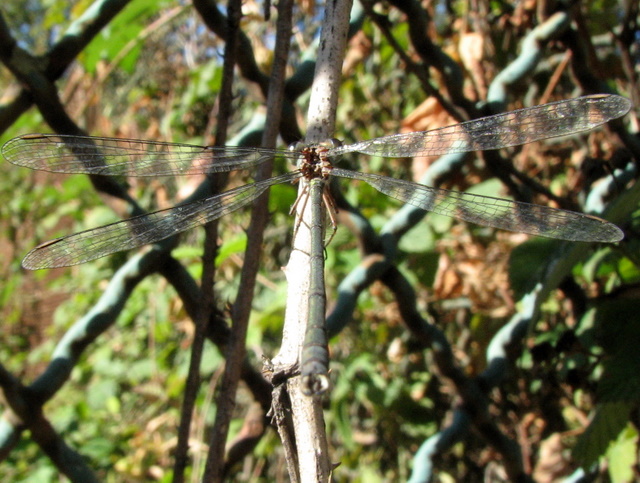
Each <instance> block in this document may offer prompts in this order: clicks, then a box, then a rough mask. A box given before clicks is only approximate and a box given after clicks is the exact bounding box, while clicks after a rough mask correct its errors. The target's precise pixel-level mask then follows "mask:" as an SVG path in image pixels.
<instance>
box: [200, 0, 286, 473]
mask: <svg viewBox="0 0 640 483" xmlns="http://www.w3.org/2000/svg"><path fill="white" fill-rule="evenodd" d="M292 6H293V3H292V1H291V0H287V1H283V2H280V3H279V5H278V32H277V37H276V47H275V62H274V66H273V71H272V75H271V81H270V85H269V94H268V99H267V120H268V122H267V127H266V129H265V132H264V134H263V137H262V146H263V147H269V148H275V146H276V141H277V138H278V126H279V125H280V118H281V112H282V101H283V96H284V81H285V68H286V64H287V57H288V53H289V46H290V37H291V25H292V23H291V10H292ZM229 15H231V11H229ZM272 168H273V160H271V161H269V162H266V163H263V164H262V165H261V166H260V170H259V172H258V175H257V176H256V179H257V180H260V179H266V178H268V177H269V176H270V175H271V171H272ZM268 202H269V194H268V192H267V193H265V194H263V195H262V196H260V197H259V198H258V199H257V200H256V201H255V202H254V204H253V212H252V216H251V222H250V225H249V228H248V231H247V239H248V241H249V242H248V243H247V251H246V252H245V260H244V264H243V266H242V274H241V277H240V287H239V289H238V298H237V299H236V302H235V303H234V305H233V311H232V319H233V330H232V333H231V337H230V340H229V344H228V347H227V354H226V361H227V362H226V366H225V372H224V374H223V377H222V383H221V385H220V389H219V392H218V398H217V402H218V404H217V412H216V421H215V425H214V431H213V434H212V438H211V444H210V445H209V454H208V457H207V464H206V467H205V473H204V477H203V480H204V481H222V480H223V478H224V468H225V466H224V464H223V462H224V449H225V442H226V439H227V433H228V431H229V423H230V421H231V416H232V413H233V409H234V407H235V394H236V391H237V388H238V381H239V380H240V375H241V371H242V362H243V360H244V358H245V354H246V348H245V339H246V334H247V327H248V323H249V314H250V312H251V305H252V301H253V293H254V289H255V282H256V276H257V273H258V266H259V263H260V255H261V253H262V242H263V238H264V229H265V226H266V223H267V219H268V214H269V213H268V206H269V203H268Z"/></svg>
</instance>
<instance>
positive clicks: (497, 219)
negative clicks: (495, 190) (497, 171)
mask: <svg viewBox="0 0 640 483" xmlns="http://www.w3.org/2000/svg"><path fill="white" fill-rule="evenodd" d="M331 174H332V175H334V176H341V177H343V178H351V179H359V180H362V181H365V182H366V183H369V184H370V185H371V186H373V187H374V188H375V189H377V190H378V191H380V192H381V193H384V194H385V195H387V196H390V197H392V198H395V199H397V200H400V201H403V202H405V203H409V204H410V205H413V206H416V207H418V208H422V209H423V210H427V211H432V212H433V213H438V214H439V215H444V216H450V217H453V218H459V219H461V220H464V221H468V222H471V223H477V224H478V225H485V226H491V227H494V228H499V229H502V230H509V231H515V232H521V233H528V234H530V235H540V236H546V237H549V238H558V239H560V240H571V241H587V242H616V241H619V240H621V239H622V238H623V236H624V234H623V233H622V230H620V228H618V227H617V226H615V225H614V224H612V223H609V222H608V221H605V220H602V219H600V218H598V217H595V216H591V215H585V214H584V213H576V212H573V211H567V210H559V209H555V208H550V207H548V206H541V205H533V204H530V203H522V202H519V201H509V200H503V199H500V198H491V197H487V196H480V195H475V194H470V193H462V192H458V191H448V190H444V189H440V188H434V187H430V186H423V185H421V184H417V183H412V182H410V181H404V180H399V179H394V178H388V177H386V176H380V175H375V174H368V173H361V172H356V171H349V170H345V169H339V168H334V169H333V171H332V172H331Z"/></svg>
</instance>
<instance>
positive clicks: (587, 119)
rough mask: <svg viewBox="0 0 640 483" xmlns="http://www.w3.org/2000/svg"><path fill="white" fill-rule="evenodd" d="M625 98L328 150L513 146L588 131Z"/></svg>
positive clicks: (589, 100)
mask: <svg viewBox="0 0 640 483" xmlns="http://www.w3.org/2000/svg"><path fill="white" fill-rule="evenodd" d="M630 108H631V102H630V101H629V100H628V99H626V98H624V97H621V96H616V95H608V94H597V95H592V96H584V97H579V98H577V99H570V100H566V101H559V102H552V103H549V104H543V105H540V106H534V107H528V108H526V109H518V110H516V111H510V112H505V113H503V114H497V115H494V116H487V117H483V118H480V119H475V120H473V121H467V122H463V123H460V124H455V125H453V126H447V127H443V128H440V129H434V130H432V131H424V132H414V133H407V134H394V135H391V136H384V137H380V138H375V139H371V140H368V141H362V142H359V143H355V144H350V145H347V146H340V147H337V148H333V149H331V150H330V151H329V155H340V154H344V153H350V152H358V153H363V154H369V155H372V156H383V157H392V158H393V157H397V158H402V157H412V156H439V155H443V154H447V153H459V152H468V151H482V150H487V149H501V148H505V147H509V146H518V145H520V144H526V143H530V142H533V141H539V140H541V139H547V138H552V137H557V136H565V135H568V134H573V133H577V132H582V131H588V130H590V129H593V128H594V127H597V126H600V125H601V124H604V123H606V122H608V121H611V120H612V119H616V118H618V117H620V116H622V115H624V114H626V113H627V112H628V111H629V109H630Z"/></svg>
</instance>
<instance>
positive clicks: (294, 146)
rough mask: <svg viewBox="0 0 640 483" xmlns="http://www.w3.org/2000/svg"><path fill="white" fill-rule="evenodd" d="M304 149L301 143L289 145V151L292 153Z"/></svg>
mask: <svg viewBox="0 0 640 483" xmlns="http://www.w3.org/2000/svg"><path fill="white" fill-rule="evenodd" d="M302 148H304V143H303V142H302V141H296V142H295V143H291V144H289V148H288V149H289V151H290V152H292V153H297V152H299V151H301V150H302Z"/></svg>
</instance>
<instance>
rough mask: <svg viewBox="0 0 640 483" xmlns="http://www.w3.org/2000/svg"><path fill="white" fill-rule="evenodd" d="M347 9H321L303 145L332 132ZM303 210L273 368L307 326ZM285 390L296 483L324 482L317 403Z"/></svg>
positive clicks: (306, 216) (294, 351)
mask: <svg viewBox="0 0 640 483" xmlns="http://www.w3.org/2000/svg"><path fill="white" fill-rule="evenodd" d="M350 9H351V1H350V0H337V1H335V2H327V3H326V4H325V16H324V19H323V24H322V33H321V38H320V50H319V52H318V61H317V65H316V71H315V76H314V82H313V86H312V88H311V90H312V92H311V100H310V106H309V112H308V130H307V138H306V141H307V142H318V141H323V140H326V139H328V138H330V137H331V136H332V135H333V132H334V126H335V115H336V108H337V103H338V89H339V86H340V76H341V69H342V61H343V58H344V52H345V47H346V40H347V32H348V27H349V12H350ZM301 186H302V183H301ZM303 205H307V206H308V207H309V208H310V203H306V204H305V203H299V210H298V212H297V213H296V222H295V226H296V234H295V238H294V245H293V249H292V253H291V258H290V259H289V263H288V264H287V267H286V269H285V274H286V276H287V282H288V286H289V290H288V295H287V309H286V314H285V325H284V330H283V340H282V347H281V349H280V352H279V353H278V355H277V356H276V358H275V359H274V364H276V365H278V366H284V367H290V366H295V365H296V364H297V363H298V361H299V358H300V353H301V350H302V347H303V345H304V336H305V329H306V327H307V325H308V323H309V321H308V314H309V293H308V291H309V281H310V276H311V270H310V257H309V253H310V245H311V239H310V232H309V227H310V226H311V223H310V221H311V220H310V212H309V211H310V210H309V209H305V207H304V206H303ZM303 211H304V212H303ZM299 219H300V220H301V221H300V222H299V221H298V220H299ZM276 361H277V362H276ZM287 386H288V387H287V389H288V392H289V396H290V400H291V411H292V418H293V422H294V428H295V440H296V448H297V452H298V470H299V479H300V481H327V480H328V478H329V475H330V471H331V467H330V460H329V455H328V447H327V440H326V434H325V425H324V420H323V415H322V406H321V401H320V399H319V397H317V396H313V397H309V396H306V395H304V394H303V391H302V384H301V380H300V377H295V378H293V379H290V380H289V381H288V382H287Z"/></svg>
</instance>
